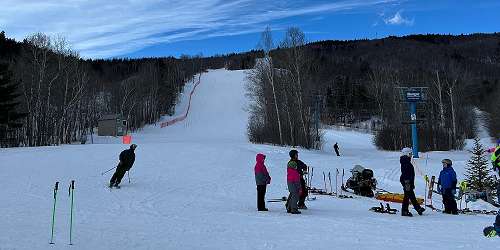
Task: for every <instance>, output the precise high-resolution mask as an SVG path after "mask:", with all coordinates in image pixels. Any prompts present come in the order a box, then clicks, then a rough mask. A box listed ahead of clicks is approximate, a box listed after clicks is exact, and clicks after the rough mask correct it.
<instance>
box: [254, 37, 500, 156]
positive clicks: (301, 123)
mask: <svg viewBox="0 0 500 250" xmlns="http://www.w3.org/2000/svg"><path fill="white" fill-rule="evenodd" d="M271 33H272V32H271V31H270V29H266V30H265V31H264V32H263V34H262V36H261V37H262V38H261V43H260V47H259V48H261V49H263V51H264V54H265V55H264V56H263V57H262V59H259V61H258V62H259V63H258V64H257V65H256V67H255V69H254V70H253V71H252V73H251V74H250V76H249V82H250V86H249V94H250V96H252V97H253V98H252V100H253V102H252V105H251V106H250V110H251V111H252V112H251V119H250V122H249V127H248V128H249V137H250V139H251V140H252V141H255V142H266V143H272V144H278V145H293V146H296V145H300V146H304V147H306V148H318V147H320V146H321V145H320V144H318V143H321V135H320V134H319V136H320V137H319V138H318V134H317V133H316V132H315V125H316V124H315V120H316V119H315V118H316V116H317V114H318V112H317V110H319V111H320V119H321V122H322V124H329V125H344V126H352V127H357V128H368V129H371V130H372V131H373V132H374V133H375V141H374V143H375V144H376V145H377V147H378V148H380V149H384V150H398V149H400V148H402V147H405V146H409V145H411V131H410V126H409V123H410V115H409V110H408V104H407V103H405V102H404V99H403V96H402V92H401V91H400V90H401V88H402V87H422V88H424V91H425V97H426V98H425V102H423V103H420V104H418V111H417V113H418V117H417V122H418V132H419V139H420V150H422V151H428V150H449V149H462V148H463V146H464V142H465V139H471V138H474V136H475V135H476V134H477V131H478V128H477V127H476V125H477V119H476V118H477V117H476V116H477V112H476V110H477V108H479V109H480V110H483V111H486V112H487V113H488V114H490V115H489V122H488V124H487V125H489V132H490V135H491V136H492V137H497V138H498V136H500V133H499V130H500V129H499V128H498V126H495V124H498V122H499V118H498V116H495V115H494V114H495V112H496V111H497V110H498V108H500V101H499V100H498V98H495V96H498V94H500V93H499V90H498V89H499V88H498V87H499V86H498V81H499V79H500V34H499V33H493V34H472V35H458V36H453V35H433V34H429V35H411V36H404V37H387V38H383V39H375V40H367V39H362V40H354V41H318V42H313V43H306V39H305V36H304V34H303V32H302V31H300V30H299V29H297V28H290V29H288V31H287V33H286V35H285V38H284V40H283V41H282V42H281V43H279V46H276V47H273V46H272V45H273V42H272V35H271ZM297 34H298V35H297ZM318 99H320V100H321V101H320V102H321V104H320V105H319V108H318V105H317V100H318Z"/></svg>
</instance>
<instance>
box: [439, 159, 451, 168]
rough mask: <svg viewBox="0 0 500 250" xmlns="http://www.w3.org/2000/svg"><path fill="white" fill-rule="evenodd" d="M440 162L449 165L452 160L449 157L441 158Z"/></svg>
mask: <svg viewBox="0 0 500 250" xmlns="http://www.w3.org/2000/svg"><path fill="white" fill-rule="evenodd" d="M441 163H445V164H446V165H448V166H451V165H452V164H453V162H452V161H451V160H450V159H443V160H442V161H441Z"/></svg>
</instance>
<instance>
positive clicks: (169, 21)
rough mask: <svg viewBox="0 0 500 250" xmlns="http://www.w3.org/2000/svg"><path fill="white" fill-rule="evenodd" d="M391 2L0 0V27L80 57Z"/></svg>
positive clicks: (259, 28)
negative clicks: (44, 37) (68, 46)
mask: <svg viewBox="0 0 500 250" xmlns="http://www.w3.org/2000/svg"><path fill="white" fill-rule="evenodd" d="M394 2H397V1H396V0H348V1H345V0H344V1H336V2H327V3H325V2H323V1H322V3H319V1H302V0H296V1H286V0H275V1H266V0H232V1H227V0H226V1H225V0H190V1H185V0H102V1H99V0H87V1H85V0H67V1H60V0H25V1H22V2H20V1H18V0H0V6H2V7H1V8H0V17H1V18H0V19H1V27H0V29H5V30H6V32H7V34H8V35H9V36H14V37H15V38H16V39H19V40H21V39H23V38H24V37H25V36H26V35H28V34H30V33H33V32H37V31H41V32H44V33H47V34H52V35H53V34H62V35H63V36H65V37H67V38H68V39H69V41H70V42H71V43H72V44H73V47H74V48H75V49H76V50H77V51H79V52H80V54H81V55H82V56H84V57H91V58H99V57H112V56H117V55H123V54H127V53H130V52H133V51H137V50H140V49H142V48H145V47H148V46H151V45H155V44H159V43H172V42H178V41H183V40H200V39H206V38H211V37H220V36H231V35H239V34H248V33H255V32H260V31H262V30H263V29H264V27H265V25H267V24H270V23H273V28H275V27H278V28H280V25H279V21H280V20H283V19H285V18H290V17H297V16H304V15H312V14H324V13H334V12H340V11H344V12H345V11H354V10H359V9H363V8H370V7H373V6H378V5H385V4H391V3H394ZM392 19H394V20H392ZM392 19H390V20H388V22H391V23H392V22H393V23H394V24H396V22H402V23H405V22H409V21H408V20H406V19H404V18H403V17H401V15H400V14H399V12H398V13H397V14H396V16H395V17H394V18H392ZM391 20H392V21H391ZM412 22H413V21H412ZM274 24H276V25H274Z"/></svg>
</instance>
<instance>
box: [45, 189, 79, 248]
mask: <svg viewBox="0 0 500 250" xmlns="http://www.w3.org/2000/svg"><path fill="white" fill-rule="evenodd" d="M58 190H59V182H58V181H56V184H55V186H54V206H53V208H52V233H51V236H50V244H52V245H53V244H55V243H54V225H55V218H56V203H57V191H58ZM68 193H69V194H68V196H71V212H70V219H69V244H70V245H73V241H72V238H73V207H74V206H73V204H74V194H75V181H74V180H72V181H71V184H70V185H69V188H68Z"/></svg>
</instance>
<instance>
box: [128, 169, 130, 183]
mask: <svg viewBox="0 0 500 250" xmlns="http://www.w3.org/2000/svg"><path fill="white" fill-rule="evenodd" d="M127 176H128V184H130V171H127Z"/></svg>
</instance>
